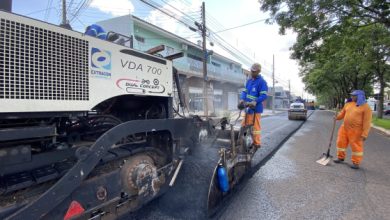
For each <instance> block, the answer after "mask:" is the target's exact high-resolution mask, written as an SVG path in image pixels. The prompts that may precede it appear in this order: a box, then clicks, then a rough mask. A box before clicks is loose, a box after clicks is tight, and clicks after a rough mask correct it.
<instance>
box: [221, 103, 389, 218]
mask: <svg viewBox="0 0 390 220" xmlns="http://www.w3.org/2000/svg"><path fill="white" fill-rule="evenodd" d="M332 115H333V113H331V112H328V111H315V113H314V114H313V115H312V116H311V117H310V119H309V120H308V121H307V122H306V123H305V124H304V125H303V126H302V128H301V129H299V130H298V132H296V133H295V134H294V135H293V136H292V137H291V138H290V139H289V140H288V141H287V142H286V143H285V144H284V145H283V146H282V147H281V148H280V150H279V151H278V152H277V153H276V154H275V155H274V156H273V157H272V158H271V159H270V160H268V162H267V163H266V164H265V165H264V166H262V167H261V168H260V169H259V170H258V172H257V173H255V174H254V175H253V176H252V178H250V179H249V180H248V181H247V182H246V183H245V186H244V187H242V190H240V192H239V193H236V195H235V196H234V198H232V201H231V202H230V203H229V204H228V206H227V207H226V211H225V212H223V213H222V214H221V215H220V216H219V218H220V219H390V138H389V137H386V136H384V135H383V134H381V133H379V132H378V131H376V130H375V129H372V130H371V132H370V134H369V137H368V139H367V141H366V143H365V152H364V159H363V162H362V164H361V169H359V170H353V169H351V168H350V167H349V165H350V164H351V161H350V155H351V154H350V150H348V159H347V160H346V162H345V163H344V164H334V163H333V162H332V163H330V164H329V165H328V166H322V165H319V164H317V163H315V160H316V159H318V157H319V156H320V155H321V153H323V152H324V151H325V149H326V147H327V145H328V143H327V142H328V141H329V137H330V132H331V127H332ZM339 125H340V124H339ZM334 144H335V141H334V142H333V149H332V150H333V151H332V153H333V155H335V147H334V146H335V145H334Z"/></svg>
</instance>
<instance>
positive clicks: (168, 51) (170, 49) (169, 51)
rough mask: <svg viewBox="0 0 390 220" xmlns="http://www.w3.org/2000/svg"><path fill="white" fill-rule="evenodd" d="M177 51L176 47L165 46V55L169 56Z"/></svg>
mask: <svg viewBox="0 0 390 220" xmlns="http://www.w3.org/2000/svg"><path fill="white" fill-rule="evenodd" d="M174 53H175V49H174V48H173V47H170V46H165V56H169V55H172V54H174Z"/></svg>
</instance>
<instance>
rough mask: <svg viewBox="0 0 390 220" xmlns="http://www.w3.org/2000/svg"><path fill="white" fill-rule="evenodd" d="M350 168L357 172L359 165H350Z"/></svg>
mask: <svg viewBox="0 0 390 220" xmlns="http://www.w3.org/2000/svg"><path fill="white" fill-rule="evenodd" d="M351 168H352V169H355V170H357V169H359V164H352V165H351Z"/></svg>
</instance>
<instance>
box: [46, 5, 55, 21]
mask: <svg viewBox="0 0 390 220" xmlns="http://www.w3.org/2000/svg"><path fill="white" fill-rule="evenodd" d="M52 4H53V0H48V1H47V6H46V11H45V15H44V21H47V19H48V18H49V14H50V8H51V5H52Z"/></svg>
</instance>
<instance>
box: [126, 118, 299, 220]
mask: <svg viewBox="0 0 390 220" xmlns="http://www.w3.org/2000/svg"><path fill="white" fill-rule="evenodd" d="M301 124H302V121H289V120H288V119H287V114H286V113H283V114H278V115H275V116H269V117H266V118H263V119H262V126H263V130H262V142H263V146H262V149H261V150H259V151H258V152H257V153H256V157H255V158H254V161H255V163H258V162H260V161H262V159H263V158H265V157H266V156H267V155H269V154H270V152H272V151H273V150H274V149H275V148H276V147H278V146H279V145H280V143H281V142H282V141H283V140H284V139H285V138H287V137H288V136H289V135H290V134H291V133H292V132H293V131H294V130H296V129H297V128H298V127H299V126H300V125H301ZM217 152H218V146H217V145H213V146H208V145H203V146H199V147H198V148H196V149H193V150H192V153H191V155H190V156H188V157H187V158H186V161H185V163H184V164H183V168H182V170H181V172H180V174H179V176H178V179H177V181H176V184H175V186H174V187H173V188H172V189H170V191H168V192H167V193H166V194H165V195H163V196H162V197H160V198H159V199H157V200H154V201H153V202H151V203H150V204H149V205H146V206H145V207H144V208H142V209H141V210H140V211H139V212H137V213H134V214H132V215H130V216H127V217H125V218H124V219H130V218H135V219H206V218H207V216H206V202H207V193H208V186H209V183H210V179H211V176H212V171H213V169H214V167H215V165H216V162H217V160H218V158H219V157H218V154H217Z"/></svg>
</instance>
